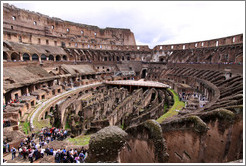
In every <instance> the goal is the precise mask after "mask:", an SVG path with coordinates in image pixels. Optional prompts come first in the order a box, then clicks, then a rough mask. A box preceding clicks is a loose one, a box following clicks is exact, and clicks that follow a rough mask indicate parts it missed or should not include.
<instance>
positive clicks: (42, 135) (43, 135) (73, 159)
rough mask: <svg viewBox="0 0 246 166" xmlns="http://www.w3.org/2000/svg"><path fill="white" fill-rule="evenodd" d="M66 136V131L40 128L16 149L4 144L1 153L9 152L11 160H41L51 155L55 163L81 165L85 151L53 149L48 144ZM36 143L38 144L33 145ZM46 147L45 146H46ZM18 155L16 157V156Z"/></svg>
mask: <svg viewBox="0 0 246 166" xmlns="http://www.w3.org/2000/svg"><path fill="white" fill-rule="evenodd" d="M67 136H68V132H67V130H62V129H58V128H55V127H52V128H42V129H41V131H40V132H39V133H38V134H34V133H32V134H31V135H30V136H27V137H26V138H25V139H24V140H23V141H21V142H20V145H19V147H18V148H17V149H15V148H14V147H12V148H11V149H10V148H9V144H8V143H5V142H4V146H3V151H4V152H11V154H12V160H13V159H15V158H16V157H18V158H20V159H24V160H26V159H29V161H30V162H31V163H33V161H35V160H38V159H40V158H43V157H44V155H47V156H48V155H53V156H54V159H55V162H56V163H82V162H84V160H85V158H86V157H87V150H86V149H84V148H82V149H81V150H77V149H67V150H66V149H54V148H53V147H49V146H48V144H49V143H50V142H52V141H54V140H58V141H63V140H64V139H66V138H67ZM35 140H36V142H38V143H35ZM46 145H47V146H46ZM17 155H18V156H17Z"/></svg>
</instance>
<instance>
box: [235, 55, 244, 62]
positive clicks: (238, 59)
mask: <svg viewBox="0 0 246 166" xmlns="http://www.w3.org/2000/svg"><path fill="white" fill-rule="evenodd" d="M235 62H236V63H243V55H242V54H241V55H238V56H236V58H235Z"/></svg>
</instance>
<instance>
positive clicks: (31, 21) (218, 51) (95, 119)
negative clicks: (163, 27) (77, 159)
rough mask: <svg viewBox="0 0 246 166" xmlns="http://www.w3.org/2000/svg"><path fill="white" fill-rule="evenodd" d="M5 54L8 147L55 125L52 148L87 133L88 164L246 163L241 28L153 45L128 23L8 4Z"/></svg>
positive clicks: (5, 8) (67, 144) (5, 9)
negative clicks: (142, 41) (80, 19)
mask: <svg viewBox="0 0 246 166" xmlns="http://www.w3.org/2000/svg"><path fill="white" fill-rule="evenodd" d="M2 53H3V54H2V60H3V80H2V83H3V91H2V93H3V116H2V118H3V122H4V123H3V127H4V128H3V138H2V139H3V141H4V142H5V143H8V144H9V146H10V148H12V147H15V148H18V146H19V144H20V142H21V141H23V139H24V138H26V137H27V135H31V134H32V133H38V132H39V131H40V130H41V129H42V128H44V127H48V128H50V127H56V128H59V129H63V130H67V131H68V135H69V136H68V138H66V139H65V140H63V141H57V140H55V141H54V143H53V144H54V145H53V146H54V147H55V145H57V146H59V148H61V147H66V148H68V149H70V148H71V147H77V148H81V146H82V145H81V146H79V145H77V144H76V143H74V142H69V140H73V139H76V140H79V139H83V138H84V137H86V136H89V139H90V140H89V141H88V142H87V144H86V145H83V146H84V147H86V148H87V149H88V157H87V158H86V160H85V162H88V163H90V162H92V163H97V162H117V163H225V162H232V161H236V160H242V159H243V141H244V140H243V34H237V35H234V36H227V37H223V38H219V39H212V40H207V41H199V42H193V43H182V44H173V45H157V46H155V47H154V48H153V49H150V48H149V46H148V45H136V41H135V37H134V33H133V32H131V30H130V29H120V28H105V29H100V28H99V27H97V26H90V25H85V24H78V23H73V22H69V21H64V20H62V19H58V18H53V17H52V18H51V17H49V16H46V15H42V14H40V13H36V12H31V11H27V10H24V9H19V8H16V7H15V6H13V5H9V4H6V3H5V4H3V52H2ZM49 146H50V145H49ZM7 155H8V153H6V154H3V156H4V157H5V156H7ZM9 162H12V163H13V162H17V163H18V162H19V163H23V162H29V161H28V160H21V159H18V158H16V159H14V160H12V161H9ZM36 162H53V163H54V162H55V160H54V158H51V157H49V156H45V157H44V158H41V159H38V160H37V161H36Z"/></svg>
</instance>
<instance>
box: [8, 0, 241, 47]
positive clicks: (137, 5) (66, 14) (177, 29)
mask: <svg viewBox="0 0 246 166" xmlns="http://www.w3.org/2000/svg"><path fill="white" fill-rule="evenodd" d="M11 4H14V5H15V6H17V7H21V8H25V9H28V10H32V11H37V12H40V13H43V14H46V15H49V16H55V17H59V18H61V19H63V20H69V21H73V22H78V23H83V24H89V25H96V26H98V27H100V28H105V27H115V28H129V29H131V31H132V32H133V33H134V34H135V38H136V41H137V44H138V43H140V44H141V43H143V44H148V45H149V46H150V47H154V46H155V45H158V44H170V43H173V44H174V43H182V42H194V41H199V40H207V39H213V38H218V37H225V36H228V35H234V34H238V33H243V32H244V30H245V8H244V6H245V2H156V1H154V2H150V1H149V2H129V1H128V2H108V1H103V2H95V1H92V2H88V1H85V2H48V1H46V2H27V3H17V2H16V3H11Z"/></svg>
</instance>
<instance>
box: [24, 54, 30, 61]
mask: <svg viewBox="0 0 246 166" xmlns="http://www.w3.org/2000/svg"><path fill="white" fill-rule="evenodd" d="M23 61H30V56H29V55H28V54H27V53H24V54H23Z"/></svg>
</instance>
